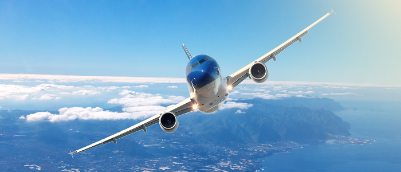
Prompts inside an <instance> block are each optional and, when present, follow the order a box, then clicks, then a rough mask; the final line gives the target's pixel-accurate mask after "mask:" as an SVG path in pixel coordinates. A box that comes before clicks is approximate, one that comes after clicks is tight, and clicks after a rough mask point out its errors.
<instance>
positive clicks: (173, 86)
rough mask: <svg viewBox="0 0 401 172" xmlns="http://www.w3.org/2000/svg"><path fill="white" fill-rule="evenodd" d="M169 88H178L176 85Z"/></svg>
mask: <svg viewBox="0 0 401 172" xmlns="http://www.w3.org/2000/svg"><path fill="white" fill-rule="evenodd" d="M167 87H168V88H178V87H177V86H175V85H172V86H167Z"/></svg>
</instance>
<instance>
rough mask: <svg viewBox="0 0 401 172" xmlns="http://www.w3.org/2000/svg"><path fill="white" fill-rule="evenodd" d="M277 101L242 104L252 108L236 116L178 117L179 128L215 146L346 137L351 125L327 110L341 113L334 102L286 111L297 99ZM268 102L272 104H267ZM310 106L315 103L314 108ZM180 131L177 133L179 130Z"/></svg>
mask: <svg viewBox="0 0 401 172" xmlns="http://www.w3.org/2000/svg"><path fill="white" fill-rule="evenodd" d="M288 100H289V102H285V99H283V100H280V102H279V103H274V104H269V103H266V102H265V100H264V99H250V100H242V101H240V102H244V103H250V104H253V107H252V108H249V109H245V110H242V111H243V112H245V113H236V111H237V109H227V110H221V111H218V112H216V113H213V114H195V115H191V116H189V115H188V116H184V115H183V116H182V117H179V120H180V125H181V124H183V125H188V126H190V127H189V128H190V129H189V130H190V131H193V132H194V133H196V134H197V135H198V136H199V137H200V138H203V139H204V140H208V141H212V142H216V143H270V142H277V141H296V142H300V143H310V142H316V141H319V140H326V139H328V138H330V135H343V136H349V135H350V133H349V132H348V130H349V129H350V125H349V124H348V123H347V122H344V121H343V120H342V119H341V118H340V117H338V116H336V115H335V114H334V113H333V112H331V111H329V110H324V109H323V108H326V107H331V108H334V107H336V109H342V107H341V106H338V104H337V103H336V102H334V101H333V102H334V104H330V102H331V101H327V100H326V99H315V100H312V101H310V99H306V100H308V101H306V103H304V104H306V105H308V106H314V107H316V108H320V109H309V108H307V107H303V104H301V103H302V102H300V103H299V104H297V106H300V107H291V106H290V107H287V106H283V104H284V105H294V104H293V103H292V102H296V101H299V100H298V99H296V100H295V101H294V99H288ZM267 102H271V101H267ZM311 102H317V105H313V104H312V103H311ZM178 130H179V129H178Z"/></svg>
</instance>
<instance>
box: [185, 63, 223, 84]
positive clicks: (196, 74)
mask: <svg viewBox="0 0 401 172" xmlns="http://www.w3.org/2000/svg"><path fill="white" fill-rule="evenodd" d="M187 69H188V70H187V72H188V73H187V82H188V83H190V84H192V85H193V87H194V88H195V89H200V88H202V87H203V86H205V85H207V84H210V83H211V82H213V81H214V80H216V79H217V78H219V77H220V73H219V72H220V69H219V65H218V64H217V62H216V61H215V60H214V59H213V58H211V57H210V56H207V55H198V56H195V57H193V58H192V59H191V60H190V62H189V63H188V66H187Z"/></svg>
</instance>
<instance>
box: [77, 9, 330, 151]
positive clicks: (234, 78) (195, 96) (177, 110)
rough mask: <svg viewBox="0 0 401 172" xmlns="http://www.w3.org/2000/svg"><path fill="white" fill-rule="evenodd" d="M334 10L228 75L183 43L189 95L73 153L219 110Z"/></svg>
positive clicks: (167, 129) (262, 76)
mask: <svg viewBox="0 0 401 172" xmlns="http://www.w3.org/2000/svg"><path fill="white" fill-rule="evenodd" d="M333 12H334V11H333V10H331V11H330V12H328V13H327V14H326V15H324V16H323V17H321V18H320V19H319V20H317V21H316V22H314V23H312V24H311V25H310V26H308V27H307V28H305V29H304V30H302V31H301V32H299V33H298V34H296V35H295V36H293V37H292V38H290V39H288V40H287V41H285V42H284V43H282V44H281V45H279V46H278V47H276V48H274V49H273V50H271V51H270V52H268V53H266V54H265V55H263V56H262V57H260V58H258V59H256V60H255V61H253V62H251V63H250V64H248V65H246V66H245V67H243V68H242V69H240V70H238V71H236V72H234V73H233V74H231V75H229V76H227V77H222V76H221V71H220V67H219V64H218V63H217V61H216V60H215V59H213V58H212V57H210V56H208V55H204V54H201V55H197V56H194V57H192V56H191V54H190V53H189V51H188V50H187V48H186V47H185V45H184V44H183V45H182V47H183V48H184V51H185V53H186V55H187V57H188V59H189V62H188V64H187V67H186V71H185V74H186V80H187V84H188V89H189V94H190V97H189V98H187V99H185V100H183V101H182V102H180V103H178V104H176V105H174V106H171V107H169V108H167V109H166V110H165V111H163V112H161V113H159V114H157V115H154V116H152V117H150V118H148V119H146V120H144V121H142V122H140V123H138V124H136V125H133V126H131V127H129V128H127V129H125V130H123V131H120V132H118V133H116V134H114V135H111V136H109V137H107V138H105V139H102V140H100V141H98V142H95V143H93V144H90V145H88V146H86V147H83V148H81V149H78V150H76V151H74V152H72V153H70V154H71V155H73V154H76V153H80V152H83V151H86V150H88V149H91V148H93V147H96V146H99V145H101V144H107V143H110V142H113V143H114V144H117V139H120V138H122V137H124V136H127V135H130V134H132V133H135V132H137V131H139V130H143V131H144V132H146V127H149V126H151V125H154V124H156V123H159V125H160V127H161V129H162V130H163V131H165V132H167V133H172V132H174V131H175V130H177V128H178V125H179V122H178V120H177V117H178V116H180V115H182V114H185V113H188V112H191V111H194V110H199V111H201V112H205V113H212V112H215V111H216V110H218V109H219V108H220V107H221V106H222V105H223V103H224V101H225V100H226V99H227V98H228V95H229V93H230V91H231V90H232V89H233V88H235V87H236V86H237V85H238V84H240V83H241V82H242V81H243V80H245V79H246V78H248V77H249V78H250V79H252V80H253V81H255V82H257V83H262V82H265V81H266V80H267V78H268V76H269V73H268V70H267V68H266V66H265V63H266V62H268V61H269V60H271V59H273V60H274V61H276V56H277V55H278V54H279V53H280V52H282V51H283V50H284V49H286V48H287V47H289V46H290V45H292V44H293V43H294V42H296V41H299V42H302V39H301V38H302V37H303V36H305V35H306V34H307V33H308V32H309V29H310V28H312V27H313V26H315V25H316V24H317V23H319V22H320V21H322V20H323V19H325V18H326V17H327V16H329V15H330V14H331V13H333Z"/></svg>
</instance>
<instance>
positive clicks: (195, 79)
mask: <svg viewBox="0 0 401 172" xmlns="http://www.w3.org/2000/svg"><path fill="white" fill-rule="evenodd" d="M215 79H216V78H215V76H213V75H212V74H211V73H209V72H206V71H203V72H202V71H197V72H193V75H192V77H191V83H192V85H193V86H194V87H195V89H199V88H202V87H203V86H205V85H207V84H209V83H211V82H213V81H214V80H215Z"/></svg>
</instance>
